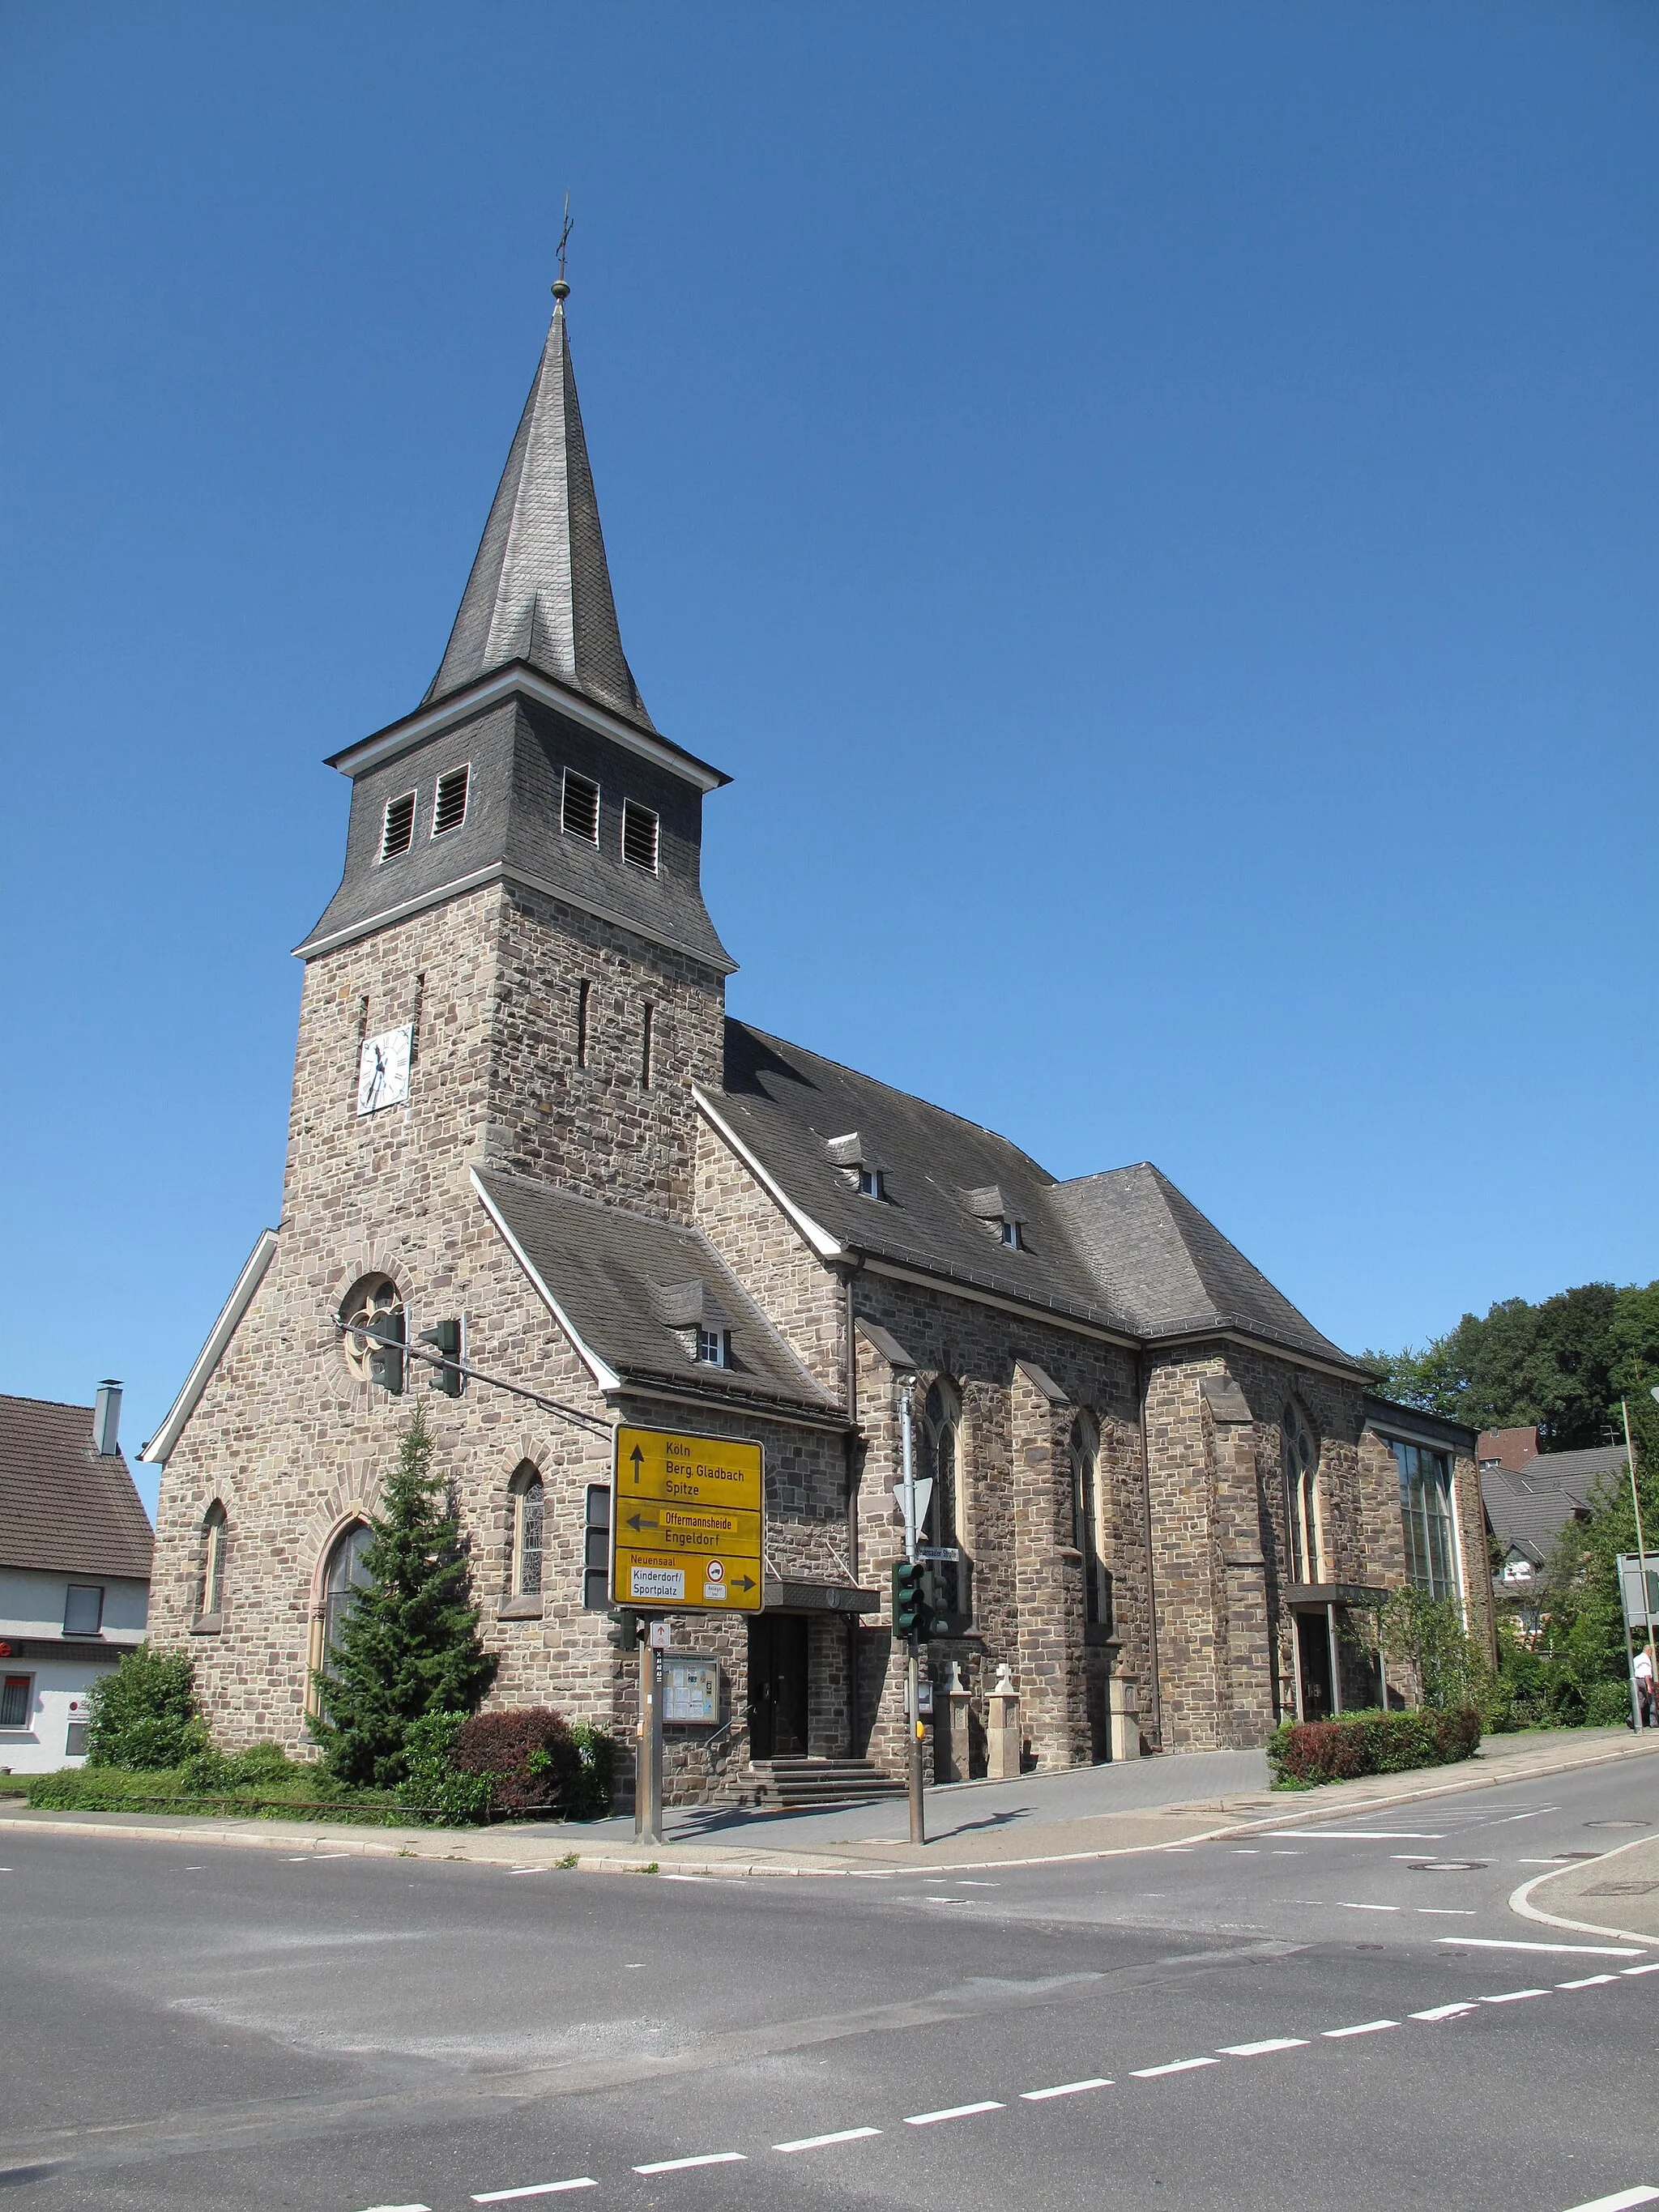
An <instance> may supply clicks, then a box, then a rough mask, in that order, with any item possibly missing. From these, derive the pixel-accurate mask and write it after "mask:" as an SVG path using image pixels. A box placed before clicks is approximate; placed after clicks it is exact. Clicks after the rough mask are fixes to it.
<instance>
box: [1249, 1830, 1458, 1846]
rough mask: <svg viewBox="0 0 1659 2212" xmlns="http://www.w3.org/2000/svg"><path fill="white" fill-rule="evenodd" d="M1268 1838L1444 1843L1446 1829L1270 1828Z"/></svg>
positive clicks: (1275, 1840)
mask: <svg viewBox="0 0 1659 2212" xmlns="http://www.w3.org/2000/svg"><path fill="white" fill-rule="evenodd" d="M1264 1832H1265V1834H1266V1835H1267V1838H1268V1840H1269V1842H1271V1843H1275V1844H1299V1843H1300V1842H1301V1841H1302V1840H1303V1838H1304V1837H1311V1838H1313V1840H1314V1841H1315V1842H1316V1843H1321V1844H1443V1843H1444V1842H1445V1840H1446V1832H1445V1830H1444V1829H1443V1828H1442V1829H1440V1830H1439V1831H1438V1832H1437V1833H1436V1834H1434V1835H1428V1834H1425V1832H1424V1831H1423V1830H1422V1829H1421V1828H1268V1829H1267V1830H1265V1831H1264Z"/></svg>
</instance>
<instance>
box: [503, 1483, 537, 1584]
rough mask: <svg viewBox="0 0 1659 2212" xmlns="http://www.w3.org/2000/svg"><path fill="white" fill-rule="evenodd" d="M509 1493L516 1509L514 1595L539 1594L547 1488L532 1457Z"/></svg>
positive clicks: (513, 1567) (514, 1510)
mask: <svg viewBox="0 0 1659 2212" xmlns="http://www.w3.org/2000/svg"><path fill="white" fill-rule="evenodd" d="M507 1497H508V1499H509V1501H510V1504H511V1506H512V1512H513V1564H512V1579H511V1589H512V1593H513V1596H514V1597H539V1596H540V1595H541V1594H542V1528H543V1518H544V1508H545V1504H546V1492H545V1491H544V1488H543V1486H542V1479H541V1476H540V1475H539V1474H538V1473H537V1471H536V1469H535V1468H533V1467H532V1465H531V1464H530V1462H529V1461H528V1460H526V1462H524V1464H523V1466H522V1467H520V1468H519V1469H518V1471H517V1472H516V1473H515V1474H514V1475H513V1480H512V1481H511V1483H510V1484H509V1485H508V1486H507Z"/></svg>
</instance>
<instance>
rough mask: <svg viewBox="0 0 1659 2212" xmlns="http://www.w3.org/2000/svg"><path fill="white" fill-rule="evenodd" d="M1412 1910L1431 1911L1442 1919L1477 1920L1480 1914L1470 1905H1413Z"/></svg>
mask: <svg viewBox="0 0 1659 2212" xmlns="http://www.w3.org/2000/svg"><path fill="white" fill-rule="evenodd" d="M1412 1911H1413V1912H1431V1913H1434V1914H1436V1915H1437V1916H1438V1917H1440V1918H1441V1919H1443V1920H1447V1919H1450V1920H1478V1919H1479V1918H1480V1914H1479V1912H1478V1911H1476V1910H1475V1908H1474V1905H1413V1907H1412Z"/></svg>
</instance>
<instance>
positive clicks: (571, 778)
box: [559, 769, 599, 845]
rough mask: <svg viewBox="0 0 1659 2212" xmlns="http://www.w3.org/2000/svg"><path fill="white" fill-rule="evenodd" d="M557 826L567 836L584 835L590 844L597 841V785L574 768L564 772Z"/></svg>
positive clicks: (595, 843)
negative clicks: (577, 772) (562, 793)
mask: <svg viewBox="0 0 1659 2212" xmlns="http://www.w3.org/2000/svg"><path fill="white" fill-rule="evenodd" d="M559 827H560V828H561V829H562V830H563V832H564V834H565V836H567V837H585V838H586V840H587V842H588V843H589V844H590V845H597V844H598V843H599V785H598V784H597V783H590V782H589V781H588V780H587V778H586V776H585V775H577V774H576V772H575V770H574V769H566V770H565V772H564V797H563V800H562V805H561V807H560V811H559Z"/></svg>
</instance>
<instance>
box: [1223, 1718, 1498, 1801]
mask: <svg viewBox="0 0 1659 2212" xmlns="http://www.w3.org/2000/svg"><path fill="white" fill-rule="evenodd" d="M1479 1747H1480V1714H1479V1713H1478V1712H1477V1711H1475V1710H1474V1706H1472V1705H1468V1706H1461V1707H1455V1708H1454V1709H1452V1710H1451V1711H1444V1712H1435V1711H1427V1710H1425V1709H1423V1708H1421V1707H1414V1708H1413V1709H1412V1710H1411V1711H1407V1712H1400V1713H1383V1712H1358V1713H1344V1714H1342V1715H1341V1716H1340V1718H1338V1719H1336V1720H1330V1721H1286V1722H1285V1723H1283V1725H1282V1726H1280V1727H1279V1728H1276V1729H1274V1730H1273V1734H1272V1735H1270V1736H1269V1737H1268V1739H1267V1764H1268V1766H1269V1767H1270V1768H1271V1770H1272V1772H1273V1787H1274V1789H1275V1790H1285V1789H1295V1788H1297V1787H1298V1786H1301V1787H1306V1786H1307V1785H1308V1784H1312V1783H1316V1782H1350V1781H1352V1780H1353V1779H1354V1778H1356V1777H1357V1776H1358V1775H1362V1774H1403V1773H1404V1772H1406V1771H1407V1769H1409V1768H1411V1767H1413V1766H1449V1765H1451V1764H1452V1763H1453V1761H1454V1760H1456V1759H1472V1758H1473V1757H1474V1753H1475V1752H1476V1750H1477V1749H1478V1748H1479Z"/></svg>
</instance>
